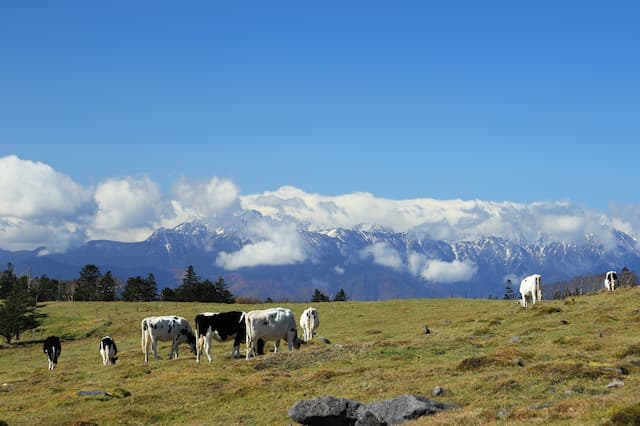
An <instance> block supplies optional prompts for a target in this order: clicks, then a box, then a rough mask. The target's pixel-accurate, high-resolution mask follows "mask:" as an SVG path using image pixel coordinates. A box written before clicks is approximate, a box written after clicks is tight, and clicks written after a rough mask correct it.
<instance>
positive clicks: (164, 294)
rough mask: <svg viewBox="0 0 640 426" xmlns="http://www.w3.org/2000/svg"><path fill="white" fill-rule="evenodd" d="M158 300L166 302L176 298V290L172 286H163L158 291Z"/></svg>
mask: <svg viewBox="0 0 640 426" xmlns="http://www.w3.org/2000/svg"><path fill="white" fill-rule="evenodd" d="M160 300H164V301H166V302H171V301H175V300H177V299H176V291H175V290H174V289H172V288H169V287H165V288H163V289H162V291H161V292H160Z"/></svg>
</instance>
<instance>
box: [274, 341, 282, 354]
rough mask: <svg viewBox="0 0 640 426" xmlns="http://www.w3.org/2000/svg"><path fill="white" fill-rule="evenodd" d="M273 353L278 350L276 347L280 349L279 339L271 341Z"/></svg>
mask: <svg viewBox="0 0 640 426" xmlns="http://www.w3.org/2000/svg"><path fill="white" fill-rule="evenodd" d="M273 346H274V348H273V353H276V352H278V349H280V339H276V341H275V342H273Z"/></svg>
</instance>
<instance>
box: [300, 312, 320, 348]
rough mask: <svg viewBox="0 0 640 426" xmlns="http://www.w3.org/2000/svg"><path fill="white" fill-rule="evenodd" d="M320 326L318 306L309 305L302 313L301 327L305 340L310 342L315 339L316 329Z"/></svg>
mask: <svg viewBox="0 0 640 426" xmlns="http://www.w3.org/2000/svg"><path fill="white" fill-rule="evenodd" d="M319 326H320V318H318V311H317V310H316V308H312V307H308V308H307V309H305V310H304V311H303V312H302V315H300V327H301V328H302V334H303V337H304V341H305V342H308V341H309V340H311V339H313V335H314V334H315V331H316V330H317V329H318V327H319Z"/></svg>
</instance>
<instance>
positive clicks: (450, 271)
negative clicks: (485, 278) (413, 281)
mask: <svg viewBox="0 0 640 426" xmlns="http://www.w3.org/2000/svg"><path fill="white" fill-rule="evenodd" d="M477 270H478V267H477V266H476V265H475V264H474V263H473V262H469V261H460V260H454V261H452V262H446V261H443V260H429V261H427V262H426V264H425V266H424V267H423V269H422V271H420V276H421V277H422V278H424V279H425V280H427V281H433V282H437V283H455V282H464V281H469V280H470V279H471V278H473V276H474V275H475V273H476V271H477Z"/></svg>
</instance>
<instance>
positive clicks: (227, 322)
mask: <svg viewBox="0 0 640 426" xmlns="http://www.w3.org/2000/svg"><path fill="white" fill-rule="evenodd" d="M244 315H245V313H244V312H239V311H231V312H222V313H217V312H203V313H201V314H198V315H196V319H195V323H196V338H197V340H198V344H197V347H196V349H197V355H196V362H198V363H199V362H200V355H201V354H202V352H204V353H205V354H206V355H207V358H208V359H209V362H211V360H212V358H211V338H212V337H213V338H214V339H216V340H218V341H220V342H225V341H226V340H227V339H229V338H230V337H233V349H232V351H231V358H234V357H235V358H239V357H240V356H241V355H240V343H243V342H245V341H246V339H247V331H246V330H247V327H246V324H245V322H244ZM263 348H264V341H263V340H261V341H260V342H259V344H258V354H260V355H262V354H263V353H264V351H263Z"/></svg>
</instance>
